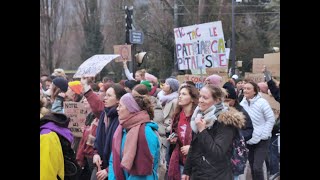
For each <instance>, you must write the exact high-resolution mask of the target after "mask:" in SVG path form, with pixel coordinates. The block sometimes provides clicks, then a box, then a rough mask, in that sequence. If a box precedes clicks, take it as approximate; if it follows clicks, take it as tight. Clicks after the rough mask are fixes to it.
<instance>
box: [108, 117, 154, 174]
mask: <svg viewBox="0 0 320 180" xmlns="http://www.w3.org/2000/svg"><path fill="white" fill-rule="evenodd" d="M154 130H158V125H157V124H156V123H154V122H148V123H146V127H145V134H146V139H147V143H148V147H149V150H150V153H151V155H152V157H153V159H154V160H153V172H152V174H150V175H149V176H131V175H130V174H129V173H128V172H126V171H125V170H123V171H124V176H125V178H126V179H128V180H138V179H139V180H142V179H144V180H157V179H158V175H157V169H158V162H159V157H160V143H159V139H158V136H157V134H156V133H155V132H154ZM122 133H123V134H122V141H121V152H122V151H123V148H124V143H125V140H126V136H127V131H126V130H125V129H123V131H122ZM120 158H122V157H120ZM108 179H109V180H113V179H116V177H115V174H114V171H113V156H112V153H111V156H110V159H109V173H108Z"/></svg>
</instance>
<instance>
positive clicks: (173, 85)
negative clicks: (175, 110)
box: [166, 78, 179, 92]
mask: <svg viewBox="0 0 320 180" xmlns="http://www.w3.org/2000/svg"><path fill="white" fill-rule="evenodd" d="M166 83H167V84H169V86H170V88H171V89H172V91H173V92H176V91H178V89H179V81H178V80H176V79H173V78H168V79H166Z"/></svg>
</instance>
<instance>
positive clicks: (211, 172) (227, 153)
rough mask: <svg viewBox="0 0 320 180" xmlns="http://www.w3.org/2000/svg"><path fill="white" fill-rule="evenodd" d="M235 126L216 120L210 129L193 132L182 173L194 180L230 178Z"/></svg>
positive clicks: (222, 179) (230, 179)
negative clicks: (197, 132)
mask: <svg viewBox="0 0 320 180" xmlns="http://www.w3.org/2000/svg"><path fill="white" fill-rule="evenodd" d="M235 134H236V128H235V127H234V126H232V125H225V124H223V123H221V122H218V121H216V122H215V123H214V125H213V126H212V128H211V129H205V130H203V131H202V132H201V133H199V134H194V133H193V139H192V142H191V147H190V149H189V153H188V156H187V160H186V164H185V166H184V174H186V175H191V179H194V180H212V179H214V180H232V179H233V173H232V167H231V162H230V159H231V150H232V141H233V138H234V136H235Z"/></svg>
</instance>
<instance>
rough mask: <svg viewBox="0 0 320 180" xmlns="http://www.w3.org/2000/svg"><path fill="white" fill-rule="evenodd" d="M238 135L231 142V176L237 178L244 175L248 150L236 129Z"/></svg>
mask: <svg viewBox="0 0 320 180" xmlns="http://www.w3.org/2000/svg"><path fill="white" fill-rule="evenodd" d="M237 132H238V134H237V135H236V137H235V138H234V139H233V142H232V156H231V164H232V172H233V175H235V176H237V175H240V174H243V173H244V169H245V168H246V163H247V160H248V155H249V149H248V148H247V146H246V142H245V139H244V137H243V135H242V134H241V132H240V131H239V129H237Z"/></svg>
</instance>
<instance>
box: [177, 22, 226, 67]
mask: <svg viewBox="0 0 320 180" xmlns="http://www.w3.org/2000/svg"><path fill="white" fill-rule="evenodd" d="M174 36H175V43H176V54H177V61H178V67H179V69H180V70H185V69H199V68H202V69H205V68H211V67H227V66H228V58H227V51H226V48H225V42H224V35H223V30H222V24H221V21H215V22H210V23H204V24H197V25H192V26H185V27H179V28H174Z"/></svg>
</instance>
